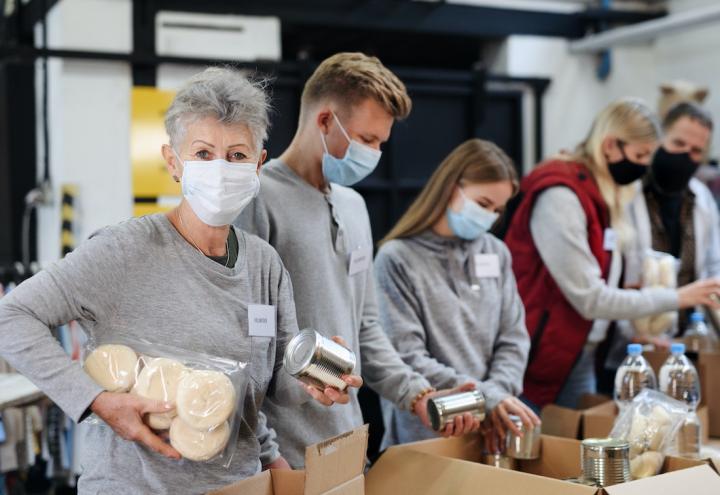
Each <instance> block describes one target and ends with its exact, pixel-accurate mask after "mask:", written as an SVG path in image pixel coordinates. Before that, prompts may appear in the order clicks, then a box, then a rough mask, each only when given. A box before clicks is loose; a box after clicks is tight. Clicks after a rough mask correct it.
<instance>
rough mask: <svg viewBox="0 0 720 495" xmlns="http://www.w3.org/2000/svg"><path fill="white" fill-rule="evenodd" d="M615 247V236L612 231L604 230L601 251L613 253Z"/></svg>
mask: <svg viewBox="0 0 720 495" xmlns="http://www.w3.org/2000/svg"><path fill="white" fill-rule="evenodd" d="M616 247H617V234H616V233H615V231H614V230H613V229H605V235H604V236H603V249H604V250H605V251H615V248H616Z"/></svg>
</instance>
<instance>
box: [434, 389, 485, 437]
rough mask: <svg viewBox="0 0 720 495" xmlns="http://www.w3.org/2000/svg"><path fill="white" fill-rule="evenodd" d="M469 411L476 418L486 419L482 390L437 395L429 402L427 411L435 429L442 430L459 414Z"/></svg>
mask: <svg viewBox="0 0 720 495" xmlns="http://www.w3.org/2000/svg"><path fill="white" fill-rule="evenodd" d="M467 412H469V413H470V414H472V415H473V417H474V418H477V419H478V420H480V421H482V420H483V419H485V396H484V395H483V394H482V392H479V391H477V390H473V391H472V392H462V393H459V394H452V395H445V396H443V397H435V398H432V399H430V400H429V401H428V403H427V413H428V418H429V419H430V424H431V425H432V428H433V430H435V431H441V430H442V429H443V428H445V426H447V425H448V424H449V423H451V422H453V421H454V420H455V418H456V417H457V416H461V415H463V414H465V413H467Z"/></svg>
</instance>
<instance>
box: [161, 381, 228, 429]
mask: <svg viewBox="0 0 720 495" xmlns="http://www.w3.org/2000/svg"><path fill="white" fill-rule="evenodd" d="M235 401H236V397H235V388H234V387H233V384H232V382H231V381H230V379H229V378H228V377H227V376H225V375H224V374H223V373H220V372H219V371H191V372H189V373H187V374H185V376H183V377H182V379H181V380H180V383H179V385H178V390H177V398H176V401H175V402H176V405H177V413H178V416H180V418H182V420H183V421H184V422H185V423H186V424H187V425H188V426H190V427H191V428H195V429H196V430H208V429H210V428H213V427H215V426H217V425H219V424H222V423H223V422H225V421H226V420H227V419H228V418H229V417H230V415H231V414H232V413H233V411H234V410H235Z"/></svg>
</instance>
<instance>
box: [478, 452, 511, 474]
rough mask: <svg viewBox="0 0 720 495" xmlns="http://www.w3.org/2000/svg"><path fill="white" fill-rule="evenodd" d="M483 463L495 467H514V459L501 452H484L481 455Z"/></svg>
mask: <svg viewBox="0 0 720 495" xmlns="http://www.w3.org/2000/svg"><path fill="white" fill-rule="evenodd" d="M483 464H487V465H488V466H493V467H496V468H503V469H510V470H513V469H515V459H511V458H510V457H508V456H506V455H503V454H485V455H483Z"/></svg>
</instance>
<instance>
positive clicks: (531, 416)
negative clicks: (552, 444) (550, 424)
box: [490, 397, 540, 442]
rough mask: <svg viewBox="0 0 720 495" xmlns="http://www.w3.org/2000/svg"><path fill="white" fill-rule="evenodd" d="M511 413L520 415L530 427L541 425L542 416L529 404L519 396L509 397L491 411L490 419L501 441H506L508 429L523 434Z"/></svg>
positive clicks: (519, 434)
mask: <svg viewBox="0 0 720 495" xmlns="http://www.w3.org/2000/svg"><path fill="white" fill-rule="evenodd" d="M510 414H514V415H516V416H519V417H520V419H521V420H522V422H523V424H524V425H525V426H527V427H528V428H534V427H535V426H539V425H540V418H538V417H537V414H535V413H534V412H533V410H532V409H530V408H529V407H528V406H526V405H525V404H524V403H523V402H522V401H521V400H520V399H518V398H517V397H507V398H505V399H503V400H501V401H500V403H499V404H498V405H497V406H495V409H493V410H492V411H491V412H490V420H491V421H492V424H493V427H494V428H495V431H496V432H497V434H498V436H499V437H500V442H504V441H505V435H506V433H507V431H508V430H512V431H513V433H515V434H516V435H518V436H519V437H522V436H523V433H522V431H520V428H518V427H517V425H516V424H515V423H513V422H512V421H511V420H510Z"/></svg>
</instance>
